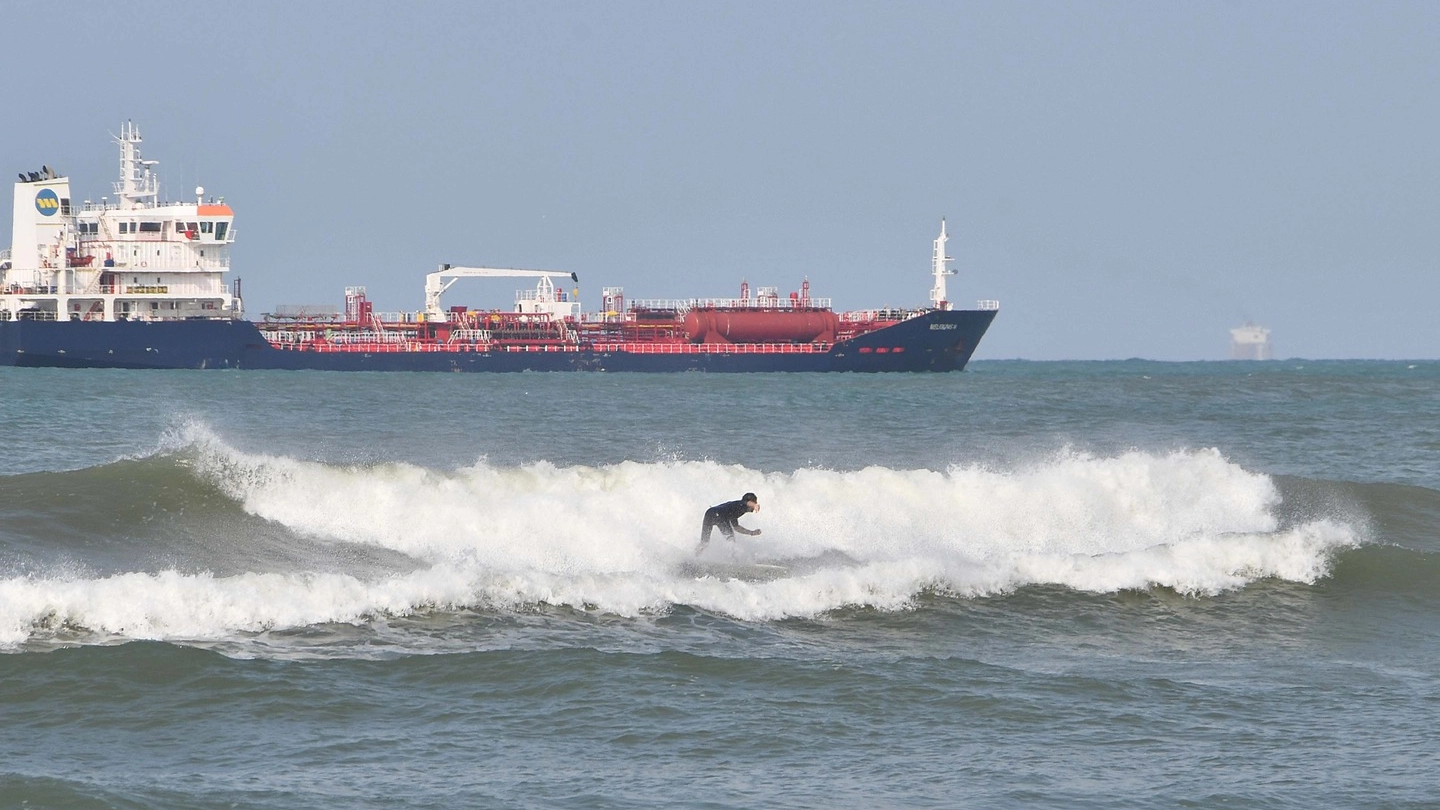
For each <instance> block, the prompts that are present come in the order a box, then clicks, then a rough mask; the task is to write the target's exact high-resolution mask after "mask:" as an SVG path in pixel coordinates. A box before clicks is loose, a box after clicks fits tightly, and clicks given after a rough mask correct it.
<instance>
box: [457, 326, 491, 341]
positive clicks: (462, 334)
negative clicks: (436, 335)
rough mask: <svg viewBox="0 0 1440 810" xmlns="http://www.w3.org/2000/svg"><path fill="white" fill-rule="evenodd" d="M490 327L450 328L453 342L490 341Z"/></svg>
mask: <svg viewBox="0 0 1440 810" xmlns="http://www.w3.org/2000/svg"><path fill="white" fill-rule="evenodd" d="M490 337H491V334H490V330H489V329H452V330H450V342H451V343H489V342H490Z"/></svg>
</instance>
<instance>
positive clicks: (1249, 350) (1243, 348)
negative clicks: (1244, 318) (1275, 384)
mask: <svg viewBox="0 0 1440 810" xmlns="http://www.w3.org/2000/svg"><path fill="white" fill-rule="evenodd" d="M1271 358H1272V354H1271V351H1270V330H1269V329H1266V328H1265V327H1263V326H1256V325H1255V324H1253V323H1247V324H1245V325H1244V326H1237V327H1235V328H1234V329H1231V330H1230V359H1231V360H1270V359H1271Z"/></svg>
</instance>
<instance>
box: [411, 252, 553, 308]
mask: <svg viewBox="0 0 1440 810" xmlns="http://www.w3.org/2000/svg"><path fill="white" fill-rule="evenodd" d="M566 276H568V277H569V278H570V280H571V281H573V282H575V283H576V284H579V283H580V278H579V276H577V275H576V274H574V273H566V272H564V271H560V270H519V269H515V268H509V267H451V266H450V265H448V264H442V265H440V269H439V270H437V271H436V272H434V273H430V274H429V275H427V276H425V316H426V318H427V319H430V320H438V321H444V320H446V316H445V310H444V309H442V308H441V306H440V296H441V295H442V294H444V292H445V291H446V290H448V289H450V287H451V285H453V284H454V283H455V282H457V281H459V280H460V279H462V278H539V279H540V280H541V281H540V285H541V289H542V290H546V291H548V292H549V293H550V297H551V300H552V301H553V300H554V284H553V283H552V282H551V281H550V279H552V278H564V277H566ZM447 279H448V281H447Z"/></svg>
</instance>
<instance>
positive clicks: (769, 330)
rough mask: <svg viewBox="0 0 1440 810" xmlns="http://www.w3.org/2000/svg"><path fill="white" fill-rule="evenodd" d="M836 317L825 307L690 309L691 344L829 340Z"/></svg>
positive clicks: (687, 319) (687, 325)
mask: <svg viewBox="0 0 1440 810" xmlns="http://www.w3.org/2000/svg"><path fill="white" fill-rule="evenodd" d="M839 325H840V318H839V316H837V315H836V314H835V313H834V312H831V311H830V310H828V309H807V310H800V311H792V310H775V309H692V310H690V311H689V312H688V313H686V315H685V332H686V334H688V335H689V337H690V342H691V343H810V342H813V341H820V342H823V343H833V342H834V341H835V330H836V329H837V328H838V327H839Z"/></svg>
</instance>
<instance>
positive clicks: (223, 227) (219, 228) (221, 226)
mask: <svg viewBox="0 0 1440 810" xmlns="http://www.w3.org/2000/svg"><path fill="white" fill-rule="evenodd" d="M229 229H230V223H228V222H217V223H215V238H216V239H218V240H220V241H222V242H223V241H224V240H225V231H227V230H229Z"/></svg>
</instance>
